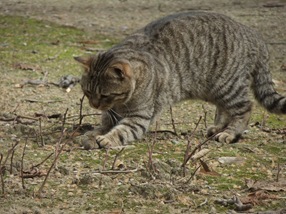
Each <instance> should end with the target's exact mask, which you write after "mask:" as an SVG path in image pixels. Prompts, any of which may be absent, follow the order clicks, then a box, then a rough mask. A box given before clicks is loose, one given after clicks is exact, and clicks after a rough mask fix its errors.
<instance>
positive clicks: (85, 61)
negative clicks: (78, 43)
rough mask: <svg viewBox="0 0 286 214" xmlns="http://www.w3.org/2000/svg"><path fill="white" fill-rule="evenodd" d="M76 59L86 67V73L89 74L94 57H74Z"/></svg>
mask: <svg viewBox="0 0 286 214" xmlns="http://www.w3.org/2000/svg"><path fill="white" fill-rule="evenodd" d="M74 59H75V60H76V61H78V62H79V63H80V64H81V65H82V66H83V67H84V70H85V72H89V70H90V64H91V61H92V57H90V56H77V57H74Z"/></svg>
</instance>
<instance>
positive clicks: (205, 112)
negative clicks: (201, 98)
mask: <svg viewBox="0 0 286 214" xmlns="http://www.w3.org/2000/svg"><path fill="white" fill-rule="evenodd" d="M202 108H203V110H204V125H205V128H207V114H208V111H207V110H206V108H205V105H202Z"/></svg>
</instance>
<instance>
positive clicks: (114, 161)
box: [111, 148, 125, 169]
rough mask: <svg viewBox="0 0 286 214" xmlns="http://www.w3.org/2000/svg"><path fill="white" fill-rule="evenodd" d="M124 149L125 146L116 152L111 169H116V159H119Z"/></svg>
mask: <svg viewBox="0 0 286 214" xmlns="http://www.w3.org/2000/svg"><path fill="white" fill-rule="evenodd" d="M124 149H125V148H122V149H121V150H120V151H119V152H118V153H116V155H115V158H114V160H113V164H112V167H111V169H114V168H115V164H116V161H117V159H118V157H119V155H120V154H121V153H122V152H123V150H124Z"/></svg>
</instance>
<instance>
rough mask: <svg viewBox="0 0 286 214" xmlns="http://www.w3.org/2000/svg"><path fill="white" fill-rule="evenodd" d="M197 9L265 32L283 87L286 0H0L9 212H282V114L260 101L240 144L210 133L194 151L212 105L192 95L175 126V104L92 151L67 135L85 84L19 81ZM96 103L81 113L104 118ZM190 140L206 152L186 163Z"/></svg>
mask: <svg viewBox="0 0 286 214" xmlns="http://www.w3.org/2000/svg"><path fill="white" fill-rule="evenodd" d="M192 10H205V11H211V12H218V13H223V14H225V15H228V16H230V17H232V18H233V19H235V20H237V21H239V22H241V23H244V24H245V25H247V26H250V27H253V28H255V29H256V30H257V31H259V32H260V33H261V34H262V36H263V37H264V39H265V41H266V43H267V44H268V47H269V51H270V55H271V60H270V68H271V71H272V73H273V77H274V82H275V85H276V88H277V90H278V91H279V92H280V93H282V94H284V95H286V36H285V35H286V3H285V0H276V1H271V0H241V1H240V0H172V1H171V0H132V1H131V0H105V1H102V0H82V1H79V0H69V1H68V0H33V1H30V0H1V2H0V16H1V20H0V27H1V28H0V30H1V35H0V58H1V60H0V73H1V75H2V78H0V93H1V95H0V175H1V176H0V178H1V179H0V185H1V191H0V194H1V198H0V213H48V212H51V213H236V212H244V213H261V214H262V213H282V209H284V212H285V207H286V199H285V192H286V156H285V154H286V117H285V116H283V115H282V116H277V115H272V114H269V113H267V112H265V111H264V110H262V109H261V108H260V107H259V106H258V105H257V104H255V105H254V110H253V115H252V119H251V121H250V125H251V126H250V127H249V130H248V131H247V134H246V135H245V136H244V138H243V139H242V140H241V142H240V143H238V144H235V145H221V144H219V143H216V142H213V141H211V143H206V144H205V145H203V146H201V147H198V148H199V149H198V150H196V146H198V145H199V144H200V143H203V142H204V141H205V139H206V137H205V129H206V126H207V125H210V124H211V123H212V117H213V114H214V108H213V106H211V105H209V104H206V103H203V102H183V103H181V104H178V105H176V106H175V107H174V108H173V115H174V117H173V119H174V121H175V126H176V132H177V133H178V136H175V135H174V133H173V132H174V130H173V126H172V123H171V118H170V111H168V110H167V111H166V113H165V114H164V115H163V117H162V119H161V121H160V124H161V125H160V128H159V129H160V130H168V131H163V132H162V133H157V134H152V133H151V134H149V135H147V136H146V137H145V138H144V139H143V140H142V141H140V142H139V143H136V144H133V146H132V147H130V148H126V149H125V150H124V151H122V152H118V151H109V152H105V151H97V150H92V151H86V150H83V149H82V147H81V145H78V144H74V143H72V142H71V141H69V140H68V139H70V138H71V136H70V135H71V133H73V128H74V126H75V125H77V124H78V119H79V110H80V101H79V100H80V98H81V97H82V93H81V91H80V88H79V87H78V86H76V87H74V88H72V90H71V92H70V93H67V92H66V91H64V90H61V89H59V88H58V87H56V86H54V85H53V84H48V85H45V84H44V85H42V84H34V85H33V84H30V85H28V86H23V85H21V84H22V83H23V81H26V80H27V79H34V80H35V79H37V80H38V79H39V78H40V79H41V80H42V79H48V80H49V81H51V82H57V81H58V79H59V78H60V77H61V76H63V75H66V74H72V75H75V76H79V75H80V68H79V66H78V65H77V64H76V63H75V62H74V61H73V59H72V56H75V55H81V54H86V53H91V52H92V53H94V52H96V51H97V50H101V49H106V48H108V47H110V46H111V45H112V44H114V43H117V42H118V41H120V39H122V38H124V37H125V36H126V35H128V34H130V33H132V32H133V31H134V30H136V29H138V28H141V27H143V26H144V25H146V24H147V23H148V22H150V21H152V20H154V19H156V18H159V17H162V16H164V15H167V14H171V13H174V12H180V11H192ZM18 16H20V18H19V17H18ZM7 17H8V18H7ZM11 17H14V18H12V19H11ZM30 18H32V19H30ZM34 19H36V20H40V22H36V21H34ZM31 20H32V21H31ZM53 23H55V24H53ZM62 26H67V27H64V28H63V27H62ZM22 28H23V29H22ZM25 28H26V29H25ZM18 29H21V30H20V31H18ZM77 29H82V30H83V31H79V30H77ZM14 32H16V33H14ZM46 32H47V34H46V35H44V34H45V33H46ZM67 108H68V113H67V115H66V116H67V118H66V119H64V118H63V117H64V113H65V111H66V109H67ZM94 113H96V114H97V113H99V112H96V111H94V110H92V109H90V108H89V107H88V104H87V102H86V100H84V102H83V114H85V115H86V117H85V118H84V123H90V124H92V125H94V124H97V123H99V116H98V115H94ZM200 116H202V119H201V121H200V123H199V125H198V129H197V131H196V133H194V134H193V135H191V134H190V133H191V132H192V131H193V130H194V129H195V127H196V122H197V121H198V120H199V118H200ZM53 117H54V118H53ZM63 122H65V124H63ZM62 124H63V125H62ZM64 127H66V129H64V130H65V132H63V131H62V130H63V128H64ZM152 130H154V127H153V128H152ZM61 133H63V134H61ZM76 134H78V133H76ZM188 140H189V141H190V142H191V147H190V152H189V155H190V153H191V151H193V152H194V154H197V153H198V151H199V150H200V151H201V153H199V154H201V157H194V156H193V155H191V156H190V157H191V158H190V160H189V162H188V164H186V166H185V168H184V167H182V166H181V165H182V163H183V162H184V154H185V151H186V145H187V142H188ZM154 142H155V144H154ZM63 145H64V147H63ZM13 146H15V148H14V149H13ZM153 146H154V148H153ZM61 148H63V151H61V150H60V149H61ZM204 152H205V153H204ZM57 154H60V155H59V157H57V156H56V155H57ZM151 154H152V155H151ZM49 155H51V156H49ZM198 156H199V155H198ZM46 158H47V159H46ZM53 160H57V163H56V164H55V165H52V164H53ZM49 168H51V172H49ZM184 170H185V171H184ZM48 173H50V174H49V177H47V176H46V175H47V174H48ZM44 178H47V182H46V183H45V186H44V188H43V189H42V190H41V191H39V189H40V188H41V185H42V184H43V183H44V182H45V181H44ZM267 211H269V212H267Z"/></svg>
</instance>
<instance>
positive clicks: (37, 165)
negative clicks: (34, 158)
mask: <svg viewBox="0 0 286 214" xmlns="http://www.w3.org/2000/svg"><path fill="white" fill-rule="evenodd" d="M53 154H54V152H52V153H51V154H49V155H48V156H47V157H46V158H45V159H44V160H43V161H41V162H40V163H38V164H36V165H33V166H32V167H31V168H35V167H39V166H40V165H42V164H43V163H44V162H46V160H48V159H49V158H50V157H51V156H52V155H53Z"/></svg>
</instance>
